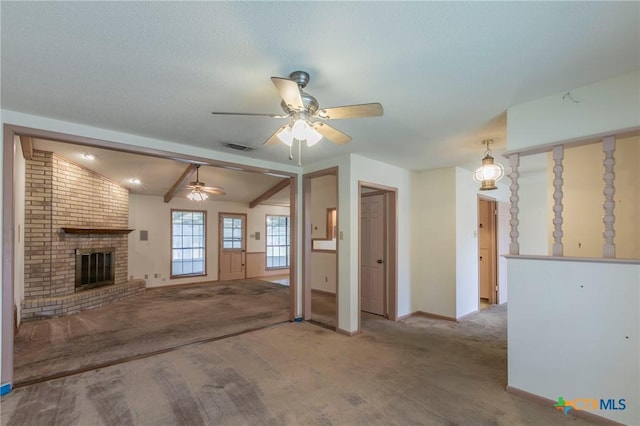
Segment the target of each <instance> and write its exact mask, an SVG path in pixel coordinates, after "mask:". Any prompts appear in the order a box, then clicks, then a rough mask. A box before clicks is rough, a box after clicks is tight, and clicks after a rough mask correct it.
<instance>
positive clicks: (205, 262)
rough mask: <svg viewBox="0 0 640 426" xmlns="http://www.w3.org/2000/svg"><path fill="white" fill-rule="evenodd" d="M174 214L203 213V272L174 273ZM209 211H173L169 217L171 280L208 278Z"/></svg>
mask: <svg viewBox="0 0 640 426" xmlns="http://www.w3.org/2000/svg"><path fill="white" fill-rule="evenodd" d="M174 213H201V214H202V216H203V217H202V220H203V222H202V227H203V230H202V236H203V238H202V243H203V247H202V249H203V271H202V272H198V273H188V274H174V273H173V250H174V247H173V214H174ZM207 245H208V244H207V211H206V210H194V209H171V213H170V217H169V279H176V278H194V277H205V276H207Z"/></svg>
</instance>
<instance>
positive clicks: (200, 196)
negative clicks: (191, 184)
mask: <svg viewBox="0 0 640 426" xmlns="http://www.w3.org/2000/svg"><path fill="white" fill-rule="evenodd" d="M187 198H188V199H190V200H191V201H204V200H206V199H207V198H209V196H208V195H207V194H206V193H205V192H203V191H201V190H200V188H195V189H194V190H193V191H191V192H190V193H189V194H187Z"/></svg>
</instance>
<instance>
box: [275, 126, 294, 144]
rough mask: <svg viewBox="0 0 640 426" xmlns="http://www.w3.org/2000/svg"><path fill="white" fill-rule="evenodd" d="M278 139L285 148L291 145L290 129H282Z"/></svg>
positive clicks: (291, 135) (291, 134)
mask: <svg viewBox="0 0 640 426" xmlns="http://www.w3.org/2000/svg"><path fill="white" fill-rule="evenodd" d="M278 139H280V142H282V143H283V144H285V145H287V146H291V145H293V133H292V132H291V128H290V127H289V126H287V127H285V128H284V129H282V130H281V131H280V133H278Z"/></svg>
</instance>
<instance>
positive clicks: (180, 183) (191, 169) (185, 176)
mask: <svg viewBox="0 0 640 426" xmlns="http://www.w3.org/2000/svg"><path fill="white" fill-rule="evenodd" d="M197 168H198V165H196V164H189V165H188V166H187V168H186V169H185V171H184V172H183V173H182V175H181V176H180V177H179V178H178V180H177V181H176V182H175V183H174V184H173V186H172V187H171V189H169V190H168V191H167V193H166V194H164V202H165V203H168V202H169V201H171V200H172V199H173V197H174V196H175V195H176V194H177V193H178V191H180V190H181V189H182V187H184V186H185V185H186V184H187V183H188V182H189V179H191V176H192V175H193V174H194V173H195V171H196V169H197Z"/></svg>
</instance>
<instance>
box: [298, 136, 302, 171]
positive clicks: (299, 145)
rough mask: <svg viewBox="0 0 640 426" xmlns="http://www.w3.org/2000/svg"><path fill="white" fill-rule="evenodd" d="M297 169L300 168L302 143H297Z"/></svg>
mask: <svg viewBox="0 0 640 426" xmlns="http://www.w3.org/2000/svg"><path fill="white" fill-rule="evenodd" d="M298 167H302V141H298Z"/></svg>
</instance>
